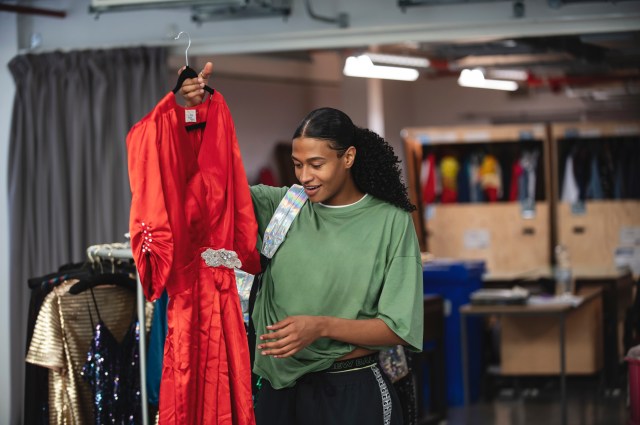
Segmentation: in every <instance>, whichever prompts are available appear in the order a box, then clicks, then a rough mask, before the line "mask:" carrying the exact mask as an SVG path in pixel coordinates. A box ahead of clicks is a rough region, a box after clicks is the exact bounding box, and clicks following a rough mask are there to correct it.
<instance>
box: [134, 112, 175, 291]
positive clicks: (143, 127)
mask: <svg viewBox="0 0 640 425" xmlns="http://www.w3.org/2000/svg"><path fill="white" fill-rule="evenodd" d="M159 137H160V136H159V134H158V131H157V128H156V125H155V123H154V122H153V121H148V120H144V121H141V122H139V123H138V124H136V125H135V126H134V127H133V128H132V129H131V131H130V132H129V134H128V135H127V158H128V167H129V183H130V185H131V194H132V197H131V211H130V214H129V233H130V235H131V250H132V251H133V259H134V261H135V263H136V267H137V269H138V273H139V275H140V282H141V283H142V289H143V291H144V295H145V297H146V298H147V299H148V300H150V301H153V300H155V299H157V298H159V297H160V295H162V291H163V290H164V288H165V285H166V283H167V278H168V277H169V274H170V272H171V266H172V263H173V236H172V233H171V226H170V224H169V217H168V213H167V209H166V203H165V196H164V191H163V186H162V181H163V179H162V170H161V168H162V167H160V155H159V154H158V144H157V141H158V138H159Z"/></svg>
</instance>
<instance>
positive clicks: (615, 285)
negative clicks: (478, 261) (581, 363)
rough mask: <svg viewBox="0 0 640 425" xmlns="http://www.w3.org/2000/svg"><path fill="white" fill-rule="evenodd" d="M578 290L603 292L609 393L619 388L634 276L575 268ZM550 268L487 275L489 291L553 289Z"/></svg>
mask: <svg viewBox="0 0 640 425" xmlns="http://www.w3.org/2000/svg"><path fill="white" fill-rule="evenodd" d="M573 277H574V279H575V282H576V291H580V290H581V289H583V288H588V287H596V288H601V289H602V302H603V314H602V326H603V331H604V335H603V355H604V376H603V378H604V386H605V389H606V390H607V391H614V390H617V389H620V385H621V382H620V379H619V375H620V374H619V370H620V363H621V362H622V358H623V356H624V354H625V353H624V346H623V340H622V331H621V329H620V328H621V326H622V325H623V324H624V316H625V314H626V311H627V309H628V308H629V307H630V306H631V304H632V303H633V293H634V292H633V291H634V277H633V275H632V273H631V271H630V270H629V269H625V268H623V269H618V268H615V267H575V268H574V269H573ZM553 280H554V276H553V270H552V268H551V267H539V268H534V269H530V270H526V271H522V272H518V273H508V274H507V273H502V274H486V275H485V276H483V282H484V283H483V286H484V287H486V288H511V287H513V286H514V285H520V286H523V287H527V288H531V289H540V288H542V287H544V288H546V289H549V286H550V285H551V288H552V287H553Z"/></svg>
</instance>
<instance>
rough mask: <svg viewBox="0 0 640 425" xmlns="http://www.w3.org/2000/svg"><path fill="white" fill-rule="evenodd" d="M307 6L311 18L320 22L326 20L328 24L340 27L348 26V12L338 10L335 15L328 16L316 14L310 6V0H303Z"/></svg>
mask: <svg viewBox="0 0 640 425" xmlns="http://www.w3.org/2000/svg"><path fill="white" fill-rule="evenodd" d="M305 4H306V6H307V13H309V16H311V18H312V19H315V20H316V21H320V22H326V23H328V24H338V26H339V27H340V28H347V27H348V26H349V14H347V13H344V12H340V13H339V14H338V16H337V17H335V18H330V17H328V16H321V15H318V14H316V13H315V12H314V11H313V8H312V7H311V0H305Z"/></svg>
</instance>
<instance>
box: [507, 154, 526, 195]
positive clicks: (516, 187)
mask: <svg viewBox="0 0 640 425" xmlns="http://www.w3.org/2000/svg"><path fill="white" fill-rule="evenodd" d="M522 173H524V169H523V168H522V165H521V164H520V159H517V160H516V161H514V162H513V165H512V166H511V181H510V189H509V200H510V201H517V200H518V199H520V179H521V178H522Z"/></svg>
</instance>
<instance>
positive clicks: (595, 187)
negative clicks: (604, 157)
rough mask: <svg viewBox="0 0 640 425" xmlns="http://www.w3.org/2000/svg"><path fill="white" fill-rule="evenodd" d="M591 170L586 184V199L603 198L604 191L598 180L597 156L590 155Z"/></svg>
mask: <svg viewBox="0 0 640 425" xmlns="http://www.w3.org/2000/svg"><path fill="white" fill-rule="evenodd" d="M590 166H591V170H590V173H589V174H590V176H589V183H588V184H587V191H586V192H587V193H586V198H587V199H603V198H604V192H603V190H602V182H601V180H600V167H599V165H598V157H597V156H596V155H591V165H590Z"/></svg>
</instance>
